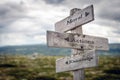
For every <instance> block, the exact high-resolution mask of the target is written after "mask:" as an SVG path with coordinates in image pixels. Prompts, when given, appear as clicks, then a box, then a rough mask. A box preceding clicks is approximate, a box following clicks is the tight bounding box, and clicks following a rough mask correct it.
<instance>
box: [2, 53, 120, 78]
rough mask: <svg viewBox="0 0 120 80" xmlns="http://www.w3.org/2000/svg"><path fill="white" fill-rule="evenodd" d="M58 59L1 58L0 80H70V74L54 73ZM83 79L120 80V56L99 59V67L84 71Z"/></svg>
mask: <svg viewBox="0 0 120 80" xmlns="http://www.w3.org/2000/svg"><path fill="white" fill-rule="evenodd" d="M60 57H62V56H42V55H38V56H36V57H35V58H32V57H31V56H24V55H14V56H11V55H9V56H3V57H2V56H1V57H0V80H72V78H73V76H72V72H62V73H56V72H55V60H56V59H57V58H60ZM85 79H86V80H120V56H118V57H115V56H114V57H112V56H101V57H99V66H97V67H94V68H89V69H85Z"/></svg>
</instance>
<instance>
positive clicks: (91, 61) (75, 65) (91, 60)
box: [56, 50, 98, 72]
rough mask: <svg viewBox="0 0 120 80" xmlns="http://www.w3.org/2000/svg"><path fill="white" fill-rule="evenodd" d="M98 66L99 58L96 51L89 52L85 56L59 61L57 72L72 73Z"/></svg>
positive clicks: (57, 62)
mask: <svg viewBox="0 0 120 80" xmlns="http://www.w3.org/2000/svg"><path fill="white" fill-rule="evenodd" d="M97 65H98V57H97V55H96V53H95V50H89V51H87V52H85V53H84V54H80V55H75V56H72V57H64V58H60V59H57V60H56V72H64V71H72V70H77V69H81V68H88V67H95V66H97Z"/></svg>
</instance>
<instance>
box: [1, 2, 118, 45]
mask: <svg viewBox="0 0 120 80" xmlns="http://www.w3.org/2000/svg"><path fill="white" fill-rule="evenodd" d="M91 4H93V6H94V15H95V20H94V21H92V22H90V23H87V24H85V25H83V33H84V34H88V35H93V36H100V37H106V38H108V39H109V43H120V0H111V1H110V0H1V1H0V46H6V45H23V44H46V31H47V30H52V31H54V24H55V23H56V22H57V21H60V20H61V19H64V18H66V17H67V16H68V15H69V12H70V9H72V8H81V9H83V8H85V7H87V6H89V5H91Z"/></svg>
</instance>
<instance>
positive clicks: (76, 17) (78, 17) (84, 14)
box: [55, 5, 94, 32]
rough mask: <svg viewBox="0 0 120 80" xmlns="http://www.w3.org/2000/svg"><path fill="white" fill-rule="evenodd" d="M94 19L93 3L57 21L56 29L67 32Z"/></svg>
mask: <svg viewBox="0 0 120 80" xmlns="http://www.w3.org/2000/svg"><path fill="white" fill-rule="evenodd" d="M93 20H94V12H93V5H91V6H88V7H87V8H84V9H83V10H79V11H77V12H76V13H74V14H73V15H70V16H68V17H67V18H65V19H63V20H61V21H59V22H57V23H56V24H55V31H57V32H65V31H68V30H70V29H73V28H75V27H78V26H80V25H83V24H85V23H88V22H90V21H93Z"/></svg>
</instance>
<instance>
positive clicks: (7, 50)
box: [0, 43, 120, 56]
mask: <svg viewBox="0 0 120 80" xmlns="http://www.w3.org/2000/svg"><path fill="white" fill-rule="evenodd" d="M109 47H110V50H109V51H97V53H98V54H100V55H119V56H120V44H117V43H116V44H109ZM33 53H39V54H42V55H56V56H57V55H70V54H71V50H70V49H64V48H50V47H47V46H46V45H23V46H5V47H0V54H11V55H12V54H24V55H29V54H33Z"/></svg>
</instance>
